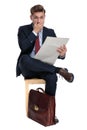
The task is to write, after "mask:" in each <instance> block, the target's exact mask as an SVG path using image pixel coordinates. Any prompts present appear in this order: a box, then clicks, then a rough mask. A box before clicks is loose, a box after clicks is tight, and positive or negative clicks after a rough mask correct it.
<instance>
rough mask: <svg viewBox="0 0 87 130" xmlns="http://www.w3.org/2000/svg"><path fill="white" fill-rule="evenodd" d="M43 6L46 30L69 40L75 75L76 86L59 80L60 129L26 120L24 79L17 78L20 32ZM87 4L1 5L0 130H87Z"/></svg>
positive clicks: (24, 1)
mask: <svg viewBox="0 0 87 130" xmlns="http://www.w3.org/2000/svg"><path fill="white" fill-rule="evenodd" d="M34 4H43V6H44V7H45V9H46V20H45V26H47V27H50V28H54V29H55V32H56V34H57V36H58V37H69V38H70V40H69V42H68V44H67V49H68V51H67V55H66V59H65V60H64V61H62V60H57V62H56V63H55V65H56V66H62V67H67V68H68V69H69V71H70V72H73V73H74V75H75V80H74V82H73V83H68V82H66V81H65V80H64V79H62V78H59V82H58V85H57V91H56V115H57V117H58V119H59V121H60V122H59V123H58V124H57V125H53V126H49V127H44V126H42V125H40V124H38V123H36V122H34V121H32V120H30V119H28V118H27V117H26V113H25V85H24V80H23V77H22V76H20V77H18V78H16V72H15V69H16V62H17V58H18V55H19V53H20V49H19V47H18V42H17V31H18V27H19V26H20V25H24V24H29V23H30V22H31V21H30V18H29V15H30V12H29V11H30V8H31V6H33V5H34ZM86 12H87V4H86V0H47V1H46V0H36V1H35V0H8V1H6V0H3V1H2V2H0V129H2V130H5V129H9V130H19V129H23V130H29V129H34V128H35V129H39V128H40V129H49V130H51V129H55V128H58V130H64V129H66V130H74V129H81V130H82V129H83V130H87V83H86V82H87V77H86V73H87V68H86V67H87V63H86V62H87V61H86V56H87V49H86V46H87V45H86V44H87V18H86V17H87V13H86Z"/></svg>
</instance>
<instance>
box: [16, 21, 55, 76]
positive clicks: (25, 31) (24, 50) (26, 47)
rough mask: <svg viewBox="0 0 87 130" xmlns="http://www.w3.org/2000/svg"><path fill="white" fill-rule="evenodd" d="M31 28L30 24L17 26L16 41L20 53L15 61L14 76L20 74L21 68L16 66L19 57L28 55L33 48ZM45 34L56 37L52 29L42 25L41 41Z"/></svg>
mask: <svg viewBox="0 0 87 130" xmlns="http://www.w3.org/2000/svg"><path fill="white" fill-rule="evenodd" d="M32 30H33V26H32V24H30V25H24V26H21V27H19V30H18V43H19V47H20V49H21V53H20V55H19V57H18V61H17V66H16V76H19V75H20V74H21V70H20V68H19V66H18V64H19V59H20V57H21V56H22V55H23V54H28V55H29V54H30V53H31V52H32V50H33V47H34V44H35V40H36V36H35V35H34V34H33V33H32ZM47 36H52V37H56V34H55V32H54V30H53V29H49V28H46V27H43V39H42V41H43V42H44V40H45V39H46V37H47ZM43 42H42V43H43Z"/></svg>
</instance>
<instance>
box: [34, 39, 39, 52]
mask: <svg viewBox="0 0 87 130" xmlns="http://www.w3.org/2000/svg"><path fill="white" fill-rule="evenodd" d="M39 49H40V43H39V36H37V39H36V41H35V54H36V53H37V52H38V50H39Z"/></svg>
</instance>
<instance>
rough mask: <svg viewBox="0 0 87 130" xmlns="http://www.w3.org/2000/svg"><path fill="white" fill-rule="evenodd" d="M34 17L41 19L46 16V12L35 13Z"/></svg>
mask: <svg viewBox="0 0 87 130" xmlns="http://www.w3.org/2000/svg"><path fill="white" fill-rule="evenodd" d="M32 16H37V17H41V16H45V13H44V12H35V13H34V14H33V15H32Z"/></svg>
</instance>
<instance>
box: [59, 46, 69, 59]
mask: <svg viewBox="0 0 87 130" xmlns="http://www.w3.org/2000/svg"><path fill="white" fill-rule="evenodd" d="M57 51H58V53H59V55H60V56H61V57H63V56H65V55H66V52H67V48H66V46H65V45H63V46H61V47H59V48H57Z"/></svg>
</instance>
